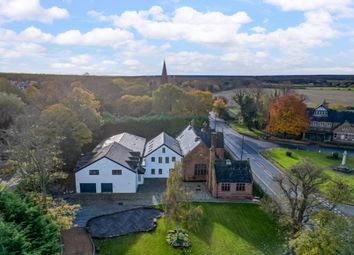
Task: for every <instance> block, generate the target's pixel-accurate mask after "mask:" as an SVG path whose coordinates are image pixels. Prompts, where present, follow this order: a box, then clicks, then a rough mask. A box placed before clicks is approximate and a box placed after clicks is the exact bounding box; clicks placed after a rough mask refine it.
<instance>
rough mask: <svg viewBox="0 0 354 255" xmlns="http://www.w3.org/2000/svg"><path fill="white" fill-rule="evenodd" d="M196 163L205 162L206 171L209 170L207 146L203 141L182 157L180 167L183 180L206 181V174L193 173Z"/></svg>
mask: <svg viewBox="0 0 354 255" xmlns="http://www.w3.org/2000/svg"><path fill="white" fill-rule="evenodd" d="M196 164H205V165H206V167H207V172H208V171H209V148H208V147H207V146H206V145H205V144H204V143H200V144H199V145H198V146H197V147H195V148H194V149H193V150H192V151H190V152H189V153H188V154H187V155H186V156H185V157H184V158H183V160H182V169H183V180H184V181H206V177H207V175H205V176H195V175H194V166H195V165H196Z"/></svg>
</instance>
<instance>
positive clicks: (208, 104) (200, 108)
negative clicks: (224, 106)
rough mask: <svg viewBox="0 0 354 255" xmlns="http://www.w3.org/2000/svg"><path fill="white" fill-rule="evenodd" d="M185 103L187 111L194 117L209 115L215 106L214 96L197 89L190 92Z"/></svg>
mask: <svg viewBox="0 0 354 255" xmlns="http://www.w3.org/2000/svg"><path fill="white" fill-rule="evenodd" d="M184 101H185V103H184V105H185V107H186V111H187V112H188V113H192V114H194V115H204V116H205V115H208V114H209V112H210V111H211V109H212V105H213V98H212V94H211V93H210V92H209V91H202V90H197V89H193V90H191V91H188V92H187V93H186V96H185V100H184Z"/></svg>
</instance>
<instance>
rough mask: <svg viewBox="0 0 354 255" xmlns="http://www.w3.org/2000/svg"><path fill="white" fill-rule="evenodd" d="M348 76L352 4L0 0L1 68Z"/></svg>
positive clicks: (329, 0) (333, 0) (342, 0)
mask: <svg viewBox="0 0 354 255" xmlns="http://www.w3.org/2000/svg"><path fill="white" fill-rule="evenodd" d="M164 59H165V60H166V64H167V69H168V72H169V74H171V75H286V74H354V0H189V1H185V0H151V1H150V0H149V1H146V0H144V1H143V0H139V1H138V0H129V1H123V0H120V1H117V0H0V72H26V73H56V74H84V73H89V74H97V75H157V74H160V73H161V69H162V63H163V60H164Z"/></svg>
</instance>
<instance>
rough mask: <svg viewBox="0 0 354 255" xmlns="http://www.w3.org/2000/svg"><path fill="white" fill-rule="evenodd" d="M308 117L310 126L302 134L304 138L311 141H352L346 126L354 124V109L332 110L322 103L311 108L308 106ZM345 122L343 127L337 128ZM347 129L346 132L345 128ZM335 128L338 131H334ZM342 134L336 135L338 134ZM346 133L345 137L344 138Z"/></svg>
mask: <svg viewBox="0 0 354 255" xmlns="http://www.w3.org/2000/svg"><path fill="white" fill-rule="evenodd" d="M307 112H308V115H309V118H310V128H309V130H308V131H307V132H306V133H305V134H304V138H305V139H308V140H313V141H320V142H332V141H336V142H346V143H352V142H353V143H354V141H351V139H349V137H350V136H351V131H350V130H351V129H350V128H348V125H354V111H349V110H333V109H329V108H328V107H326V106H324V105H320V106H319V107H317V108H315V109H313V108H309V109H308V110H307ZM344 123H347V124H346V125H345V127H344V129H341V128H339V127H340V126H342V125H344ZM346 129H347V130H348V132H347V133H346V131H345V130H346ZM335 130H337V131H338V132H335ZM339 133H340V134H341V135H342V134H343V135H344V137H343V139H340V138H342V136H338V134H339ZM346 135H347V138H345V137H346Z"/></svg>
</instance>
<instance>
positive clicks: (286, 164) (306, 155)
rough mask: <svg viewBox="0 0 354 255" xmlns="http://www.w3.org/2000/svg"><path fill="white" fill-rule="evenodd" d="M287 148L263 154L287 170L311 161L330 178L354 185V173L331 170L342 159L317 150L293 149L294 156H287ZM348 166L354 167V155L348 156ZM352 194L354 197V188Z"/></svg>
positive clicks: (281, 168)
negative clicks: (302, 162) (335, 158)
mask: <svg viewBox="0 0 354 255" xmlns="http://www.w3.org/2000/svg"><path fill="white" fill-rule="evenodd" d="M286 151H287V149H271V150H267V151H264V152H262V155H263V156H264V157H266V158H267V159H268V160H270V161H271V162H272V163H273V164H274V165H276V166H277V167H278V168H279V169H280V170H283V171H286V169H288V168H290V167H292V166H294V165H296V164H298V163H300V162H301V161H304V160H306V161H309V162H311V163H313V164H314V165H316V166H318V167H320V168H322V169H323V170H324V173H325V174H326V175H327V176H329V177H330V180H329V181H331V180H338V179H341V180H343V181H345V182H346V183H348V184H349V185H351V186H352V187H353V186H354V175H347V174H342V173H339V172H335V171H332V170H330V168H333V167H336V166H339V165H340V163H341V161H340V160H333V159H329V158H327V156H328V155H330V153H322V152H315V151H299V150H292V156H291V157H288V156H286ZM347 166H348V167H350V168H354V157H353V156H348V157H347ZM329 181H328V182H326V183H324V184H323V185H322V186H321V191H325V190H326V187H327V185H328V184H329ZM352 196H353V197H354V190H353V194H352ZM353 202H354V201H353Z"/></svg>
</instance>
